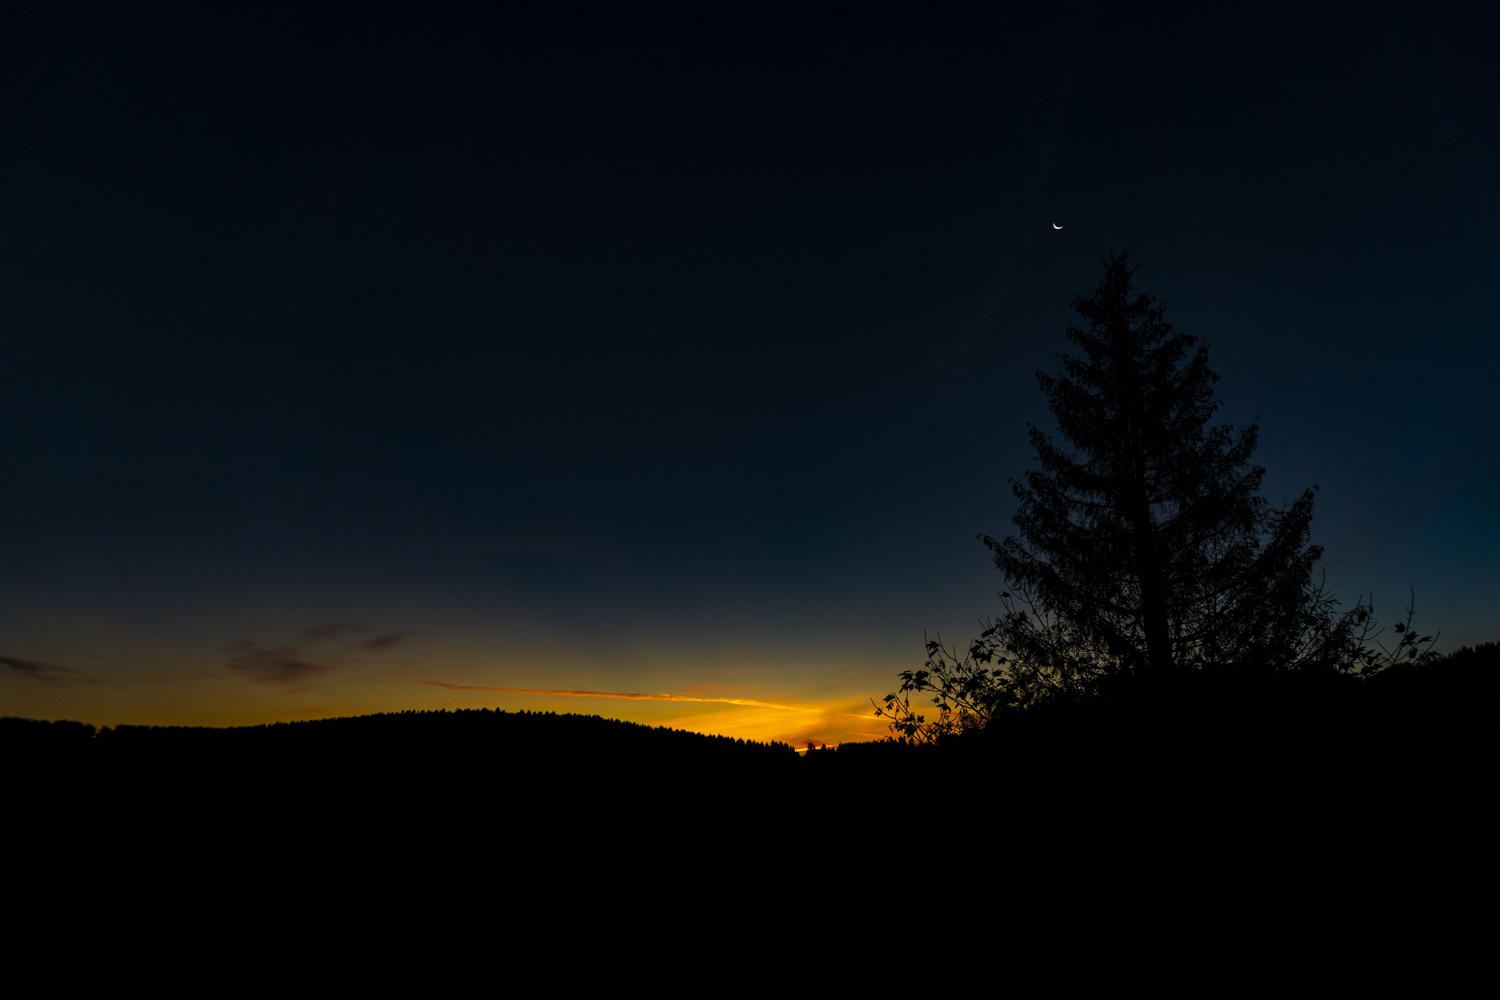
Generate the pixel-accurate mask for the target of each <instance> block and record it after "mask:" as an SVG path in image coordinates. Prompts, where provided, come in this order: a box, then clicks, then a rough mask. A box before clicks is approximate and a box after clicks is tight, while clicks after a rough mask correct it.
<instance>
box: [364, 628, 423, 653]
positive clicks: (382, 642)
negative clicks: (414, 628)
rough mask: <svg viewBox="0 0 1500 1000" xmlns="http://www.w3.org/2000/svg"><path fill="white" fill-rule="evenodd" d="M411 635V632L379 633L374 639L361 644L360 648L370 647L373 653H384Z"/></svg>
mask: <svg viewBox="0 0 1500 1000" xmlns="http://www.w3.org/2000/svg"><path fill="white" fill-rule="evenodd" d="M409 635H411V633H410V632H388V633H386V634H385V635H377V636H376V637H375V638H373V639H366V640H365V641H364V642H362V643H360V644H359V648H360V649H368V650H369V651H370V652H372V653H384V652H385V651H386V650H388V649H390V648H391V647H392V646H394V645H396V643H398V642H401V641H403V640H404V639H406V637H407V636H409Z"/></svg>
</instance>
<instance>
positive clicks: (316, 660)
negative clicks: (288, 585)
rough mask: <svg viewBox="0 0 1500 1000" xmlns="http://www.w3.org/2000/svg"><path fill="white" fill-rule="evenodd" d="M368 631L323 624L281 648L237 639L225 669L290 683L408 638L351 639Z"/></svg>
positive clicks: (401, 634) (396, 635)
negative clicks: (350, 658) (351, 657)
mask: <svg viewBox="0 0 1500 1000" xmlns="http://www.w3.org/2000/svg"><path fill="white" fill-rule="evenodd" d="M370 631H372V630H371V629H370V628H368V627H366V626H364V625H351V624H348V623H345V622H325V623H323V624H321V625H314V626H312V627H311V628H307V629H304V630H303V631H302V632H300V633H299V634H298V635H297V637H296V638H295V639H293V640H292V641H291V642H288V643H283V644H281V645H274V646H262V645H260V644H259V643H256V642H251V641H250V640H248V639H240V640H238V641H236V642H234V643H231V644H230V646H229V648H228V650H227V651H228V653H229V660H228V662H227V663H226V666H228V667H229V669H230V670H234V671H238V672H239V673H242V674H244V675H245V676H247V677H249V678H250V679H251V680H255V681H262V682H265V683H271V684H292V683H296V682H298V681H304V680H308V679H310V678H313V677H316V676H318V675H320V674H325V673H328V672H329V671H331V670H334V669H335V668H336V667H338V666H339V664H340V663H341V662H342V661H343V660H345V659H347V658H349V657H350V656H356V655H360V654H371V653H384V652H385V651H387V650H389V649H391V648H392V647H393V646H395V645H396V644H397V643H399V642H401V641H403V640H404V639H406V638H407V637H408V636H409V635H410V633H409V632H387V633H385V634H384V635H378V636H375V637H374V638H372V639H364V640H356V639H355V638H354V637H355V636H358V635H360V634H362V633H366V632H370ZM313 647H317V649H316V650H314V649H313Z"/></svg>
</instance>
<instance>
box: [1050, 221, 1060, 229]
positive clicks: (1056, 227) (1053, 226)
mask: <svg viewBox="0 0 1500 1000" xmlns="http://www.w3.org/2000/svg"><path fill="white" fill-rule="evenodd" d="M1052 228H1053V229H1061V228H1062V226H1059V225H1058V224H1057V223H1055V222H1054V223H1052Z"/></svg>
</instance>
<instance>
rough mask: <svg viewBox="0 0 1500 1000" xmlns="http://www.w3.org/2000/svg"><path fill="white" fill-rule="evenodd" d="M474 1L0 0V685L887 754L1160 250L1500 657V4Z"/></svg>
mask: <svg viewBox="0 0 1500 1000" xmlns="http://www.w3.org/2000/svg"><path fill="white" fill-rule="evenodd" d="M495 6H505V7H507V8H511V7H514V8H515V9H513V10H510V9H508V10H507V11H505V12H503V13H501V12H490V13H487V14H482V15H480V14H470V13H445V12H440V11H432V10H428V9H426V8H418V7H415V6H412V7H408V8H404V9H402V8H397V7H394V6H389V7H386V6H382V7H379V8H378V9H376V8H375V5H366V4H355V5H347V6H346V5H328V4H296V5H289V6H279V5H276V4H269V3H268V4H252V5H240V6H239V7H237V8H235V9H224V8H222V6H221V5H202V4H181V5H165V4H151V3H140V4H129V5H120V4H102V3H101V4H69V3H65V2H61V3H47V4H39V5H26V4H22V5H18V8H16V9H14V10H9V9H8V13H7V20H8V21H9V24H8V26H7V30H6V31H5V32H4V33H3V35H0V74H3V75H0V262H3V272H0V273H3V275H4V278H3V280H0V345H3V355H0V357H3V359H4V361H3V367H0V378H3V387H4V391H3V394H0V414H3V416H0V469H3V471H4V478H5V484H6V488H5V489H4V490H3V491H0V714H5V715H20V716H27V717H33V718H71V719H78V720H81V721H85V722H90V723H93V724H96V725H101V726H102V725H117V724H122V723H134V724H159V725H165V724H179V725H240V724H254V723H263V722H272V721H278V720H284V721H294V720H298V719H308V718H319V717H325V716H332V715H357V714H365V713H370V712H380V711H399V710H403V709H435V708H448V709H455V708H473V707H490V708H502V709H506V710H509V711H517V710H522V709H526V710H531V711H557V712H581V713H586V714H599V715H603V716H606V717H614V718H623V719H629V720H633V721H638V722H644V723H649V724H652V725H669V726H672V727H674V728H686V729H693V730H697V731H701V732H710V733H722V734H727V735H730V736H736V737H744V738H749V739H760V740H769V739H776V740H784V741H787V742H791V743H793V744H794V745H798V746H800V745H802V744H804V743H805V742H806V741H809V740H813V741H818V742H827V743H837V742H840V741H847V740H861V739H872V738H878V737H879V736H881V735H883V734H884V732H885V730H884V727H883V725H882V724H881V723H880V721H879V720H877V719H875V718H874V717H873V709H872V708H871V705H870V699H871V698H872V697H875V698H879V697H881V696H882V695H884V694H885V693H886V692H888V691H891V690H893V689H894V688H895V687H896V686H897V684H898V679H897V676H896V675H897V673H898V672H899V671H901V670H905V669H912V668H915V667H919V666H921V664H922V661H923V658H924V637H936V636H938V635H941V637H942V638H943V640H944V641H945V642H948V643H950V644H953V645H964V644H967V642H968V641H969V640H970V639H971V638H972V637H973V636H974V635H975V634H977V630H978V628H979V626H978V621H979V620H980V619H982V618H984V617H985V616H988V615H992V614H995V613H997V612H998V611H999V609H1000V605H999V600H998V596H997V594H998V592H999V591H1001V590H1002V589H1004V581H1003V579H1002V578H1001V577H1000V575H999V574H998V572H997V571H996V569H995V568H994V566H993V564H992V562H991V561H990V557H989V555H988V553H987V552H986V550H985V549H984V547H983V545H982V543H981V542H980V541H978V539H977V536H978V535H980V534H991V535H995V536H1004V535H1006V534H1008V533H1010V531H1011V529H1012V526H1011V522H1010V518H1011V515H1012V514H1013V513H1014V511H1015V507H1016V501H1015V498H1014V496H1013V495H1012V493H1011V490H1010V486H1009V481H1010V480H1011V479H1012V478H1013V477H1015V478H1019V477H1021V476H1023V475H1024V474H1025V472H1026V471H1027V470H1028V469H1030V468H1032V467H1033V464H1034V455H1033V452H1032V450H1031V447H1030V445H1029V442H1028V437H1027V423H1028V421H1029V422H1033V423H1036V424H1037V425H1038V426H1041V427H1043V428H1044V429H1045V430H1048V431H1051V430H1052V429H1053V424H1052V423H1051V416H1050V414H1049V412H1048V410H1047V407H1046V400H1045V398H1044V397H1043V395H1042V394H1041V392H1040V390H1039V388H1038V384H1037V378H1036V373H1037V372H1038V371H1047V372H1056V371H1058V370H1059V369H1060V368H1061V360H1060V355H1062V354H1064V353H1067V352H1068V351H1069V349H1070V346H1071V345H1070V344H1069V342H1068V340H1067V338H1066V336H1065V331H1066V329H1067V327H1068V326H1069V325H1070V323H1071V322H1072V321H1073V319H1074V316H1073V314H1072V313H1071V311H1070V309H1069V302H1070V300H1071V299H1072V297H1073V295H1074V294H1076V293H1079V292H1087V291H1089V290H1090V289H1092V287H1093V286H1094V285H1095V284H1096V283H1097V281H1098V279H1099V277H1100V275H1101V274H1102V265H1101V263H1100V262H1101V259H1102V258H1103V257H1104V255H1105V254H1107V253H1109V252H1111V251H1120V250H1126V249H1128V250H1129V251H1130V253H1131V259H1132V261H1133V262H1135V263H1138V264H1140V265H1142V268H1141V270H1140V272H1139V273H1138V275H1137V284H1138V287H1140V288H1143V289H1150V290H1152V291H1154V293H1155V294H1156V295H1157V297H1158V299H1159V301H1161V302H1162V303H1164V304H1165V306H1166V319H1167V320H1168V321H1169V322H1171V323H1172V324H1173V326H1174V328H1175V329H1176V330H1179V331H1182V332H1186V333H1191V334H1194V335H1197V336H1199V337H1200V338H1202V341H1203V342H1205V343H1206V344H1207V345H1208V348H1209V356H1210V364H1211V366H1212V367H1213V368H1214V369H1215V370H1216V371H1217V372H1218V373H1219V375H1220V380H1219V383H1218V392H1219V399H1220V400H1221V401H1222V403H1223V407H1222V409H1221V410H1220V411H1219V418H1220V419H1222V421H1223V422H1226V423H1230V424H1233V425H1234V426H1236V427H1239V426H1244V425H1246V424H1248V423H1249V422H1250V421H1252V420H1257V419H1258V421H1259V427H1260V447H1259V450H1258V452H1257V454H1256V462H1257V463H1258V464H1260V465H1263V466H1264V467H1265V468H1266V476H1265V480H1264V493H1265V495H1266V496H1267V497H1268V498H1269V499H1270V500H1272V501H1273V502H1275V503H1278V504H1279V503H1282V502H1286V501H1290V500H1292V499H1294V498H1295V497H1297V496H1298V495H1300V494H1301V492H1302V491H1303V490H1304V489H1306V488H1307V487H1308V486H1310V485H1317V486H1318V487H1319V492H1318V494H1317V512H1316V514H1315V516H1314V519H1313V540H1314V541H1315V542H1317V543H1318V544H1321V545H1323V546H1324V547H1325V555H1324V558H1323V560H1322V562H1321V563H1320V572H1326V582H1327V586H1328V588H1329V590H1331V591H1332V592H1334V593H1335V594H1337V595H1338V596H1339V598H1340V600H1342V601H1343V602H1344V604H1345V606H1351V605H1352V604H1353V603H1354V601H1355V600H1356V599H1358V598H1359V597H1360V596H1361V595H1363V596H1364V597H1365V598H1366V599H1369V598H1370V596H1371V595H1373V600H1374V605H1375V607H1376V610H1377V612H1378V613H1379V614H1380V616H1381V617H1382V618H1383V619H1385V620H1387V621H1389V620H1391V619H1393V618H1395V617H1397V616H1399V615H1400V614H1401V612H1402V609H1403V608H1404V606H1405V605H1406V604H1407V602H1408V599H1409V593H1410V592H1411V591H1412V590H1414V591H1415V595H1416V623H1417V626H1418V627H1419V628H1421V629H1422V630H1424V632H1431V631H1436V630H1441V639H1440V641H1439V645H1438V648H1439V649H1440V650H1441V649H1454V648H1457V647H1458V646H1460V645H1464V644H1474V643H1478V642H1482V641H1489V640H1494V639H1500V627H1497V626H1496V625H1495V623H1496V622H1497V621H1500V614H1497V603H1500V601H1497V597H1500V587H1497V573H1496V567H1497V566H1500V527H1497V519H1496V512H1497V503H1496V500H1495V497H1496V496H1497V495H1500V431H1497V429H1496V426H1495V421H1494V420H1493V419H1492V411H1491V400H1492V398H1493V393H1494V383H1495V378H1496V373H1497V372H1500V347H1497V345H1496V340H1495V333H1496V330H1497V319H1500V305H1497V302H1500V300H1497V299H1496V297H1495V295H1494V291H1495V288H1496V263H1497V261H1500V242H1497V237H1496V232H1497V222H1500V195H1497V186H1500V185H1497V184H1496V179H1497V177H1500V129H1497V125H1500V116H1497V114H1496V112H1495V108H1496V107H1500V81H1497V71H1496V68H1495V64H1494V60H1493V50H1494V45H1495V43H1496V41H1497V39H1500V31H1497V28H1500V15H1497V14H1496V13H1495V10H1494V8H1493V7H1487V6H1486V5H1481V4H1478V3H1475V4H1444V3H1433V2H1431V0H1425V2H1422V3H1369V2H1359V3H1352V2H1351V3H1326V4H1316V5H1302V4H1286V5H1278V4H1275V3H1272V4H1268V5H1257V6H1255V7H1254V8H1253V9H1251V8H1242V7H1235V8H1229V9H1224V10H1217V9H1216V10H1213V11H1209V10H1206V9H1203V6H1204V5H1190V6H1184V7H1182V8H1178V7H1172V6H1168V5H1162V4H1144V3H1104V2H1100V3H1093V4H1090V3H1054V4H1039V5H1036V6H1034V7H1025V6H1019V5H1017V6H1010V5H1004V4H994V3H986V4H974V5H956V4H955V5H933V4H923V5H916V4H910V5H905V4H875V3H872V4H859V5H849V6H829V5H822V4H806V5H797V7H796V9H794V10H788V11H777V10H771V9H767V8H772V7H775V6H777V5H762V4H754V5H745V6H743V7H737V6H734V5H722V6H721V5H702V7H703V9H701V10H698V11H696V12H685V11H684V10H683V9H681V8H682V5H669V6H662V7H651V6H649V5H644V4H615V5H608V6H605V7H602V8H590V7H584V6H569V5H565V4H549V5H539V6H536V7H530V6H523V5H495ZM1059 226H1060V227H1061V228H1057V227H1059Z"/></svg>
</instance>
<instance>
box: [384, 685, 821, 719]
mask: <svg viewBox="0 0 1500 1000" xmlns="http://www.w3.org/2000/svg"><path fill="white" fill-rule="evenodd" d="M406 683H408V684H420V685H424V686H426V687H439V688H447V689H448V690H449V691H483V692H486V693H492V694H542V695H547V694H550V695H566V696H567V697H570V698H623V699H625V700H627V701H695V702H713V703H716V704H721V705H744V706H746V707H749V708H779V709H782V710H784V711H787V712H820V711H822V710H821V709H817V708H808V707H807V706H805V705H781V704H777V703H776V702H774V701H756V700H755V699H753V698H697V697H693V696H692V695H685V694H626V693H623V692H619V691H557V690H554V689H552V688H510V687H488V686H484V685H479V684H445V683H444V682H442V681H407V682H406Z"/></svg>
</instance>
